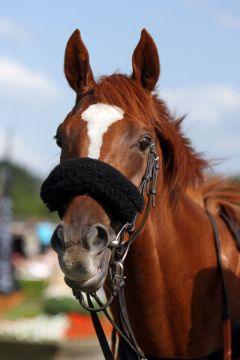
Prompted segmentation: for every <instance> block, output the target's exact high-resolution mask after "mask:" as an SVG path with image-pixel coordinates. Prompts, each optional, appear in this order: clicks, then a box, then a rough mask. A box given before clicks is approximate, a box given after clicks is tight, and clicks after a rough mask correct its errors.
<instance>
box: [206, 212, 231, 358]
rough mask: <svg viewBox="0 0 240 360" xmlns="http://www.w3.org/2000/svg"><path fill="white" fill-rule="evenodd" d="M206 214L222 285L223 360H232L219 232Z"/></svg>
mask: <svg viewBox="0 0 240 360" xmlns="http://www.w3.org/2000/svg"><path fill="white" fill-rule="evenodd" d="M206 212H207V215H208V217H209V220H210V222H211V224H212V227H213V233H214V239H215V247H216V254H217V266H218V271H219V275H220V279H221V285H222V299H223V314H222V318H223V342H224V356H223V360H231V358H232V339H231V337H232V336H231V319H230V311H229V299H228V291H227V284H226V281H225V277H224V272H223V264H222V258H221V243H220V239H219V231H218V226H217V222H216V220H215V217H214V216H213V215H212V214H211V213H210V212H209V211H208V210H206Z"/></svg>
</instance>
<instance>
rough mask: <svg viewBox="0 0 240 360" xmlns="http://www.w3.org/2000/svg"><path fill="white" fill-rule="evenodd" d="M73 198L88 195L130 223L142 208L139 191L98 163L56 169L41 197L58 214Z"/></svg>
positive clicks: (84, 160)
mask: <svg viewBox="0 0 240 360" xmlns="http://www.w3.org/2000/svg"><path fill="white" fill-rule="evenodd" d="M76 195H88V196H90V197H92V198H94V199H95V200H96V201H98V202H99V203H100V204H101V205H102V206H103V208H104V209H106V210H107V211H109V213H110V214H112V215H113V216H114V217H115V218H117V219H118V220H121V221H123V222H131V221H133V219H134V217H135V215H136V214H137V212H141V211H142V209H143V206H144V200H143V196H142V195H141V193H140V191H139V190H138V188H137V187H136V186H135V185H134V184H133V183H132V182H131V181H130V180H128V178H127V177H126V176H124V175H123V174H122V173H121V172H120V171H118V170H117V169H115V168H113V167H112V166H111V165H109V164H106V163H104V162H102V161H100V160H94V159H91V158H76V159H70V160H66V161H64V162H62V163H61V164H59V165H57V166H56V167H55V168H54V169H53V170H52V172H51V173H50V174H49V176H48V177H47V179H46V180H45V181H44V183H43V184H42V188H41V193H40V196H41V198H42V200H43V202H44V203H45V204H46V206H47V207H48V208H49V210H50V211H56V210H57V211H58V212H59V213H60V214H61V212H62V209H63V207H64V205H65V204H67V203H68V201H69V200H70V199H71V198H73V197H74V196H76Z"/></svg>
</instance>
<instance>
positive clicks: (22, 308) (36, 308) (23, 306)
mask: <svg viewBox="0 0 240 360" xmlns="http://www.w3.org/2000/svg"><path fill="white" fill-rule="evenodd" d="M40 314H43V308H42V302H41V300H40V299H26V300H24V301H23V302H21V303H20V304H18V305H16V306H14V307H12V308H10V309H9V310H7V312H6V313H5V315H4V317H5V318H7V319H11V320H16V319H22V318H31V317H35V316H38V315H40Z"/></svg>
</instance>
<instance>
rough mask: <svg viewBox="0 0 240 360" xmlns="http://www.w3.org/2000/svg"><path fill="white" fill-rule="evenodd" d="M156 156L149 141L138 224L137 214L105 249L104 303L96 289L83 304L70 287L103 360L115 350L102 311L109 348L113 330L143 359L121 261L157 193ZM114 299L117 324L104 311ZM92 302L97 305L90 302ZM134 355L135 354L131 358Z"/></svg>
mask: <svg viewBox="0 0 240 360" xmlns="http://www.w3.org/2000/svg"><path fill="white" fill-rule="evenodd" d="M158 159H159V158H158V156H157V154H156V149H155V143H151V145H150V146H149V154H148V160H147V167H146V171H145V174H144V177H143V179H142V182H141V184H140V186H139V191H140V192H141V194H142V195H143V196H144V195H147V204H146V206H145V212H144V215H143V218H142V220H141V223H140V225H139V226H138V228H136V220H137V215H136V216H135V218H134V220H133V221H132V222H131V223H129V222H127V223H125V224H124V225H123V226H122V228H121V229H120V231H119V232H118V234H117V236H116V238H115V239H114V240H113V241H112V242H111V243H110V244H109V248H110V250H111V259H110V263H109V281H108V283H109V287H110V296H109V299H108V300H107V301H106V303H105V304H103V303H102V301H101V300H100V298H99V297H98V295H97V294H96V292H90V293H87V294H86V298H87V303H86V301H85V298H84V296H83V293H82V291H81V290H79V289H72V291H73V295H74V296H75V297H76V299H77V300H78V301H79V302H80V304H81V306H82V307H83V308H84V309H86V310H87V311H89V312H90V314H91V317H92V321H93V325H94V327H95V331H96V334H97V336H98V339H99V342H100V345H101V348H102V351H103V354H104V356H105V359H106V360H112V359H114V354H113V352H115V349H113V352H112V351H111V350H110V348H109V345H108V342H107V340H106V336H105V334H104V332H103V329H102V327H101V323H100V321H99V319H98V315H97V313H98V312H100V311H102V312H103V313H104V314H105V316H106V317H107V319H108V320H109V321H110V323H111V324H112V326H113V329H114V330H113V339H112V342H113V348H115V342H116V340H115V339H116V332H117V333H118V334H119V336H120V337H121V339H122V341H123V342H124V344H125V346H127V347H128V348H130V349H131V350H132V351H133V353H135V356H137V358H138V359H146V357H145V355H144V353H143V351H142V350H141V349H140V347H139V346H138V344H137V341H136V339H135V337H134V334H133V332H132V329H131V325H130V322H129V319H128V314H127V308H126V303H125V296H124V286H125V275H124V261H125V259H126V256H127V254H128V252H129V249H130V247H131V245H132V244H133V242H134V241H135V240H136V239H137V238H138V237H139V235H140V234H141V232H142V230H143V228H144V226H145V224H146V221H147V219H148V215H149V212H150V209H151V206H152V207H155V203H156V201H155V198H156V194H157V177H158V170H159V163H158ZM125 235H127V236H128V240H127V241H126V240H125ZM114 299H117V302H118V308H119V325H117V324H116V323H115V322H114V320H113V319H112V318H111V316H110V315H109V313H108V312H107V308H108V307H109V306H110V305H111V304H112V302H113V300H114ZM93 302H95V304H96V305H97V306H94V305H93ZM135 358H136V357H135Z"/></svg>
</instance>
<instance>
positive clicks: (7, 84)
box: [0, 0, 240, 360]
mask: <svg viewBox="0 0 240 360" xmlns="http://www.w3.org/2000/svg"><path fill="white" fill-rule="evenodd" d="M76 28H79V29H80V30H81V34H82V38H83V40H84V42H85V44H86V46H87V48H88V50H89V54H90V62H91V66H92V69H93V72H94V74H95V76H96V77H98V76H100V75H103V74H111V73H113V72H116V71H117V72H122V73H126V74H130V73H131V71H132V70H131V57H132V52H133V50H134V48H135V46H136V44H137V43H138V41H139V37H140V32H141V30H142V28H146V29H147V30H148V31H149V32H150V34H151V35H152V36H153V38H154V40H155V42H156V44H157V46H158V50H159V55H160V62H161V76H160V80H159V83H158V91H159V94H160V97H161V98H162V99H164V100H165V101H166V102H167V104H168V105H169V107H170V109H171V111H172V112H173V113H176V114H178V115H182V114H187V117H186V119H185V121H184V130H185V133H186V134H187V136H188V137H190V138H191V139H192V143H193V146H194V147H195V148H196V149H197V150H198V151H200V152H202V153H204V154H205V156H206V157H207V158H209V159H210V160H212V163H213V165H214V166H213V171H214V172H215V173H218V174H222V175H224V176H230V177H233V178H236V179H238V178H239V175H240V168H239V166H240V141H239V134H240V72H239V64H240V42H239V38H240V3H239V1H238V0H232V1H231V2H226V1H224V0H212V1H208V0H173V1H171V2H167V1H161V0H159V1H158V0H148V1H143V0H131V1H127V0H122V1H121V2H120V1H119V2H116V1H110V0H105V1H97V0H89V1H83V0H78V1H77V0H69V1H60V0H58V1H56V0H52V1H51V2H49V1H46V0H42V1H41V2H33V1H30V0H28V1H27V0H22V1H21V2H20V1H13V0H9V1H8V2H6V1H3V0H0V353H1V354H3V355H2V356H3V357H2V359H4V360H8V359H9V360H15V359H20V360H21V359H26V360H28V359H33V358H34V359H36V360H39V359H44V360H46V359H75V358H78V359H79V358H81V359H102V356H101V355H100V351H99V348H98V345H97V344H96V343H95V340H93V339H94V331H93V328H92V326H91V322H90V319H89V317H88V315H87V314H85V313H84V312H83V311H82V310H81V309H80V307H79V305H78V303H77V302H76V301H75V300H74V299H73V297H72V295H71V292H70V291H69V290H68V289H67V287H66V286H65V285H64V283H63V276H62V274H61V273H60V270H59V266H58V263H57V258H56V255H55V254H54V253H53V252H52V251H51V249H50V246H49V245H50V238H51V234H52V231H53V229H54V227H55V226H56V224H57V222H58V219H57V217H56V215H49V213H48V212H47V210H46V209H45V208H44V206H43V205H42V203H41V200H40V198H39V189H40V186H41V183H42V181H43V179H44V178H45V176H47V174H48V173H49V171H50V170H51V169H52V168H53V167H54V166H55V165H56V164H57V163H58V161H59V150H58V148H57V146H56V144H55V141H54V140H53V136H54V135H55V132H56V128H57V126H58V125H59V124H60V122H61V121H63V120H64V118H65V116H66V114H67V113H68V112H69V111H70V110H71V108H72V107H73V105H74V101H75V95H74V93H73V91H72V90H71V89H70V87H69V86H68V84H67V82H66V80H65V77H64V73H63V57H64V50H65V46H66V42H67V40H68V38H69V36H70V35H71V33H72V32H73V31H74V30H75V29H76ZM104 326H105V329H106V331H107V333H108V334H110V332H111V328H110V327H109V326H108V325H107V324H106V323H104ZM12 344H14V347H13V346H12Z"/></svg>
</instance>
